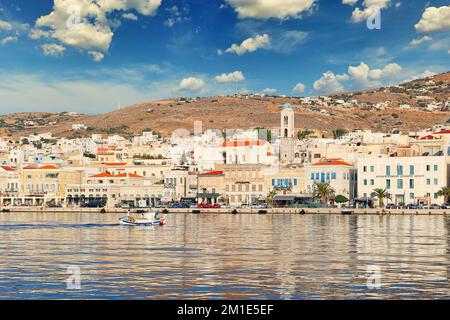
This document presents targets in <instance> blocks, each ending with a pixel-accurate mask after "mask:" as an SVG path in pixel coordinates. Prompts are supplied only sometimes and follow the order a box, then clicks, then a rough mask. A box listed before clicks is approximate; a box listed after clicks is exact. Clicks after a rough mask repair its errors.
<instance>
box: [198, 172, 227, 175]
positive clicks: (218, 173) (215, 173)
mask: <svg viewBox="0 0 450 320" xmlns="http://www.w3.org/2000/svg"><path fill="white" fill-rule="evenodd" d="M221 174H223V172H222V171H209V172H203V173H200V175H201V176H216V175H221Z"/></svg>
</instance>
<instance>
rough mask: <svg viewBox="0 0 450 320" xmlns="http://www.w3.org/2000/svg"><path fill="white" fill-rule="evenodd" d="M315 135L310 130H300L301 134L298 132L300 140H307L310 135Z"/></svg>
mask: <svg viewBox="0 0 450 320" xmlns="http://www.w3.org/2000/svg"><path fill="white" fill-rule="evenodd" d="M313 133H314V131H312V130H309V129H305V130H300V131H299V132H297V138H298V140H305V139H306V138H307V137H308V136H309V135H311V134H313Z"/></svg>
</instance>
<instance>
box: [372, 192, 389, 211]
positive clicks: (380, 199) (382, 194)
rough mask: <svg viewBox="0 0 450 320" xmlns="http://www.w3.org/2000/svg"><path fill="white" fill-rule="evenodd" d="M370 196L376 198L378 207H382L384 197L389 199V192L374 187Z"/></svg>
mask: <svg viewBox="0 0 450 320" xmlns="http://www.w3.org/2000/svg"><path fill="white" fill-rule="evenodd" d="M370 196H371V197H372V198H378V204H379V206H380V208H383V207H384V199H391V194H390V193H389V192H387V190H386V189H381V188H376V189H374V190H373V192H372V193H371V195H370Z"/></svg>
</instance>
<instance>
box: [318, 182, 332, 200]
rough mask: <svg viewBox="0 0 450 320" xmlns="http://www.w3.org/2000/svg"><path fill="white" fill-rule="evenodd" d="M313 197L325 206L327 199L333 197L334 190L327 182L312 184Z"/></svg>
mask: <svg viewBox="0 0 450 320" xmlns="http://www.w3.org/2000/svg"><path fill="white" fill-rule="evenodd" d="M313 196H314V198H317V199H320V200H321V201H322V203H323V204H326V203H327V202H328V199H329V198H331V197H333V196H334V189H333V188H332V187H331V185H330V184H329V183H328V182H327V183H322V182H314V185H313Z"/></svg>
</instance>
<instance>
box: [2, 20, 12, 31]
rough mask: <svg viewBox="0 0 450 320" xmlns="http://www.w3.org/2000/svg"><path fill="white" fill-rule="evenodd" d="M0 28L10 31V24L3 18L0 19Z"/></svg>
mask: <svg viewBox="0 0 450 320" xmlns="http://www.w3.org/2000/svg"><path fill="white" fill-rule="evenodd" d="M0 30H5V31H11V30H12V24H11V23H9V22H8V21H5V20H0Z"/></svg>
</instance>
